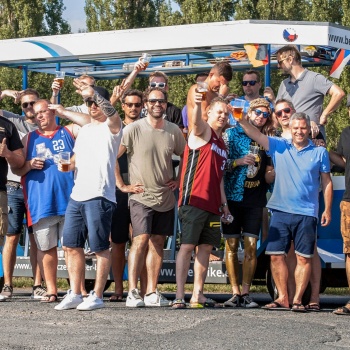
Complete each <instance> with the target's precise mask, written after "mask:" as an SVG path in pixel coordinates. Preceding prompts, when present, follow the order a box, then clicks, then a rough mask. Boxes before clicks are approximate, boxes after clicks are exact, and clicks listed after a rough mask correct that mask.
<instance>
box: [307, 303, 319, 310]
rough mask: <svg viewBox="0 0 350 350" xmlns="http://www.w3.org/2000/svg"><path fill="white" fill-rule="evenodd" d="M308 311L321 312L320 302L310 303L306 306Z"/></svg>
mask: <svg viewBox="0 0 350 350" xmlns="http://www.w3.org/2000/svg"><path fill="white" fill-rule="evenodd" d="M305 310H306V311H312V312H320V310H321V308H320V304H318V303H310V304H307V305H306V306H305Z"/></svg>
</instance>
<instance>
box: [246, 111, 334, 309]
mask: <svg viewBox="0 0 350 350" xmlns="http://www.w3.org/2000/svg"><path fill="white" fill-rule="evenodd" d="M240 123H241V126H242V128H243V129H244V131H245V132H246V134H247V135H248V136H249V137H250V138H251V139H253V140H255V141H256V142H257V143H258V144H260V145H261V146H262V147H264V148H265V149H266V150H267V151H268V154H269V155H270V156H271V158H272V160H273V163H274V165H275V169H276V178H275V186H274V191H273V193H272V196H271V199H270V201H269V203H268V208H269V209H271V210H272V217H271V223H270V230H269V236H268V244H267V247H266V254H268V255H270V256H271V270H272V275H273V278H274V280H275V283H276V286H277V290H278V298H277V299H276V300H275V301H273V302H272V303H270V304H267V305H266V306H265V307H264V308H265V309H269V310H278V309H287V308H288V306H289V303H288V292H287V279H288V269H287V265H286V261H285V259H286V254H287V253H288V250H289V248H290V244H291V240H292V239H293V241H294V245H295V253H296V256H297V266H296V269H295V284H296V291H295V295H294V298H293V307H292V311H297V312H305V311H306V310H305V307H304V306H303V305H302V302H301V298H302V296H303V294H304V291H305V288H306V286H307V284H308V282H309V279H310V273H311V258H312V256H313V253H314V245H315V241H316V225H317V218H318V207H319V201H318V192H319V186H320V180H321V182H322V190H323V195H324V200H325V210H324V212H323V213H322V216H321V225H322V226H327V225H329V223H330V221H331V206H332V198H333V186H332V180H331V177H330V163H329V156H328V152H327V150H326V149H325V148H324V147H316V146H315V145H314V144H313V143H312V141H310V140H309V139H308V135H309V133H310V118H309V117H308V116H307V115H306V114H305V113H295V114H293V115H292V116H291V119H290V128H291V132H292V140H291V141H290V140H286V139H283V138H275V137H268V136H266V135H263V134H261V133H260V131H258V129H256V128H255V127H254V126H252V125H251V124H249V122H248V121H247V120H245V119H244V120H242V121H241V122H240Z"/></svg>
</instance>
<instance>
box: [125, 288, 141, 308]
mask: <svg viewBox="0 0 350 350" xmlns="http://www.w3.org/2000/svg"><path fill="white" fill-rule="evenodd" d="M126 306H128V307H143V306H145V303H144V301H143V300H142V298H141V296H140V294H139V291H138V289H137V288H135V289H133V290H131V291H130V292H129V293H128V296H127V298H126Z"/></svg>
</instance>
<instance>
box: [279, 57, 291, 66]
mask: <svg viewBox="0 0 350 350" xmlns="http://www.w3.org/2000/svg"><path fill="white" fill-rule="evenodd" d="M288 57H290V55H289V56H286V57H284V58H282V59H281V60H279V61H277V63H278V64H279V65H281V64H282V63H283V61H285V60H286V59H287V58H288Z"/></svg>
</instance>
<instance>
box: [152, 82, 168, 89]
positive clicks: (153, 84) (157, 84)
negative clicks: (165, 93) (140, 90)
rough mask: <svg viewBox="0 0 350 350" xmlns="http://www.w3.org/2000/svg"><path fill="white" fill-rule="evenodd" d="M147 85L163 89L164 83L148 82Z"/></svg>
mask: <svg viewBox="0 0 350 350" xmlns="http://www.w3.org/2000/svg"><path fill="white" fill-rule="evenodd" d="M149 86H150V87H152V88H155V87H159V88H161V89H164V88H165V87H166V83H149Z"/></svg>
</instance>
